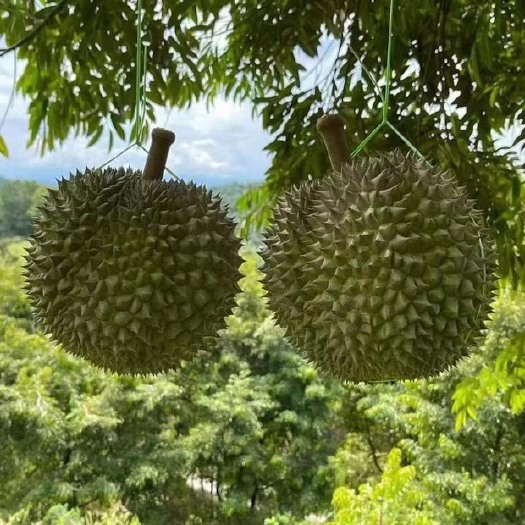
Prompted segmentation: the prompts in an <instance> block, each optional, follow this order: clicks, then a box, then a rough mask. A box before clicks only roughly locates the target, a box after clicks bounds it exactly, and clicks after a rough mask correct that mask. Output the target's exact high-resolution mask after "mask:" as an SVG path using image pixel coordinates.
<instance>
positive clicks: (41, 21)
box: [0, 0, 525, 285]
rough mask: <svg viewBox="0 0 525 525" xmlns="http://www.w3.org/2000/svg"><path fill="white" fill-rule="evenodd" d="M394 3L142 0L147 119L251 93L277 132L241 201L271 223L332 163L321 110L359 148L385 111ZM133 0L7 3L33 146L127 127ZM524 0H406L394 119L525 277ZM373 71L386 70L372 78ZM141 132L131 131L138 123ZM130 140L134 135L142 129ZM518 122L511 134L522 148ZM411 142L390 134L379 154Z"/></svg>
mask: <svg viewBox="0 0 525 525" xmlns="http://www.w3.org/2000/svg"><path fill="white" fill-rule="evenodd" d="M389 5H390V2H389V0H363V1H351V0H329V1H326V2H308V3H306V4H304V3H303V2H297V1H294V0H283V1H279V2H265V3H257V2H248V1H240V2H239V1H235V2H234V1H231V0H230V1H227V0H196V1H194V0H191V1H190V0H188V1H186V0H184V1H181V2H160V1H157V2H147V3H146V5H145V9H144V17H143V31H142V33H143V34H142V36H143V39H144V41H146V42H148V44H149V46H148V47H147V54H148V56H147V64H148V75H147V80H146V86H145V96H146V98H147V116H148V118H150V119H151V118H153V114H154V104H159V105H162V106H167V107H179V108H183V107H188V106H189V105H191V104H192V103H194V102H195V101H198V100H206V101H208V102H213V101H214V100H215V99H216V98H217V97H218V96H219V95H221V96H225V97H229V98H232V99H234V100H237V101H248V102H250V103H251V104H252V105H253V110H254V113H256V114H259V115H261V116H262V124H263V127H264V129H265V130H267V131H268V132H270V133H271V134H272V140H271V142H270V143H269V144H268V145H267V147H266V149H267V150H268V151H269V152H270V153H271V155H272V165H271V167H270V168H269V170H268V172H267V177H266V181H265V183H264V185H263V186H262V187H260V188H257V189H254V190H252V191H249V192H248V193H247V194H246V195H245V197H244V198H243V200H242V202H241V209H242V208H243V209H244V212H245V213H244V215H245V221H246V225H247V226H254V225H255V226H260V225H261V224H263V223H264V221H265V220H266V219H267V218H268V217H269V215H270V209H271V204H272V202H273V201H274V200H275V198H276V197H277V196H278V195H279V194H280V193H281V192H282V191H283V190H284V189H286V188H288V187H289V186H290V185H291V184H293V183H298V182H300V181H303V180H305V179H306V178H307V177H308V176H312V177H321V176H323V174H324V173H325V172H326V170H327V169H328V163H327V158H326V155H325V153H324V151H323V146H322V144H321V141H320V140H319V139H318V137H317V133H316V130H315V121H316V119H317V118H318V117H319V116H320V115H321V113H322V112H325V111H331V110H337V111H340V112H341V113H342V114H343V115H344V117H345V118H346V121H347V125H348V135H349V141H350V144H351V145H353V146H355V145H356V144H357V143H359V142H360V141H361V140H363V139H364V138H365V137H366V136H367V135H368V133H369V132H370V131H372V129H373V128H374V127H375V126H376V125H377V123H378V122H379V120H380V114H381V111H382V107H381V106H382V103H381V98H380V96H379V93H378V87H380V86H381V85H382V84H383V82H384V81H383V80H382V79H383V75H384V72H385V58H386V50H387V40H388V13H389ZM135 17H136V3H135V2H129V1H128V0H107V1H105V2H98V1H96V0H86V1H83V2H71V3H70V2H67V1H65V0H60V1H59V0H48V1H44V2H36V1H35V0H30V1H25V0H24V1H22V0H15V1H12V2H11V3H10V4H9V5H8V7H7V9H6V10H5V12H4V14H3V16H2V17H0V36H3V37H4V38H5V41H6V43H7V46H8V47H7V48H6V50H5V51H3V52H0V53H1V54H5V53H7V52H8V51H9V50H10V49H11V48H16V49H17V50H18V56H19V57H20V58H21V59H23V60H24V61H25V66H24V71H23V73H22V74H21V76H20V78H19V79H18V83H17V90H18V92H19V93H20V94H22V95H25V96H27V97H29V98H30V100H31V103H30V128H31V139H30V142H31V143H35V141H36V139H37V137H40V138H41V139H42V140H41V148H42V151H45V150H48V149H52V148H53V147H55V146H56V145H57V144H59V143H61V142H62V141H64V140H65V139H66V137H68V135H69V134H70V133H72V132H73V133H76V134H81V135H85V136H87V137H89V138H90V139H91V142H93V143H94V142H96V141H97V140H99V139H100V137H101V136H102V132H103V130H105V129H109V130H111V136H112V137H113V135H114V134H117V135H118V136H120V137H122V138H125V135H126V132H125V127H124V126H125V124H126V123H128V122H130V121H131V119H132V118H133V115H134V112H135V109H136V108H135V104H136V101H135V89H136V80H135V72H136V64H135V51H134V50H135V42H136V32H135V26H134V23H135ZM524 17H525V5H524V4H523V2H521V1H520V0H495V1H494V0H491V1H486V0H482V1H479V2H470V1H468V0H458V1H455V2H452V1H451V0H439V1H437V2H436V1H434V0H422V1H420V2H417V3H414V4H410V6H409V5H408V4H406V3H403V2H397V4H396V9H395V13H394V20H395V24H394V34H393V49H394V52H393V57H392V88H391V101H390V105H391V107H390V115H391V120H392V121H393V122H395V123H396V126H397V127H398V129H399V130H400V131H401V132H402V133H403V135H405V136H406V137H407V138H409V140H411V141H412V142H413V143H414V144H415V145H416V146H417V148H418V149H419V150H420V151H421V152H422V153H423V154H424V155H425V156H426V157H427V158H428V159H429V160H430V161H431V162H433V163H434V164H436V165H439V166H440V167H442V168H443V169H449V170H451V171H452V173H453V174H454V175H456V176H457V177H458V179H459V180H460V181H461V182H463V183H464V184H466V185H467V187H468V188H469V190H470V191H471V194H472V196H474V197H476V198H477V199H478V204H479V206H480V207H481V208H482V210H483V211H484V213H485V216H486V217H487V219H488V221H489V222H490V224H491V226H493V227H494V228H495V231H496V232H497V240H498V249H499V260H500V273H501V275H502V276H508V277H510V279H511V282H512V283H513V284H514V285H517V284H518V283H519V282H523V281H524V280H525V269H524V268H525V267H524V264H525V260H524V257H525V251H524V250H525V249H524V245H523V195H522V178H521V175H522V173H521V170H522V168H523V166H522V164H520V160H519V159H518V158H517V157H516V155H515V153H514V150H512V149H509V148H508V147H507V146H506V145H502V146H498V145H497V144H496V142H495V140H494V139H495V137H496V136H497V134H499V133H501V132H502V131H504V130H505V129H506V128H507V127H508V126H510V125H512V124H518V125H520V124H521V122H522V119H523V110H524V108H523V100H524V99H525V87H524V85H523V82H519V81H518V78H519V76H520V74H521V72H523V71H524V69H525V46H524V45H523V43H524V42H525V28H524V26H523V23H522V21H523V19H524ZM371 79H375V80H374V81H372V80H371ZM132 133H133V132H132ZM131 138H132V139H134V138H135V137H131ZM524 140H525V131H522V132H521V133H520V134H519V135H518V137H517V138H516V141H515V143H514V146H517V147H519V146H520V145H523V141H524ZM395 146H400V147H402V148H405V146H404V145H403V144H402V143H401V142H400V140H399V138H398V137H396V136H395V134H393V133H383V134H381V136H379V137H377V138H376V139H375V140H374V141H373V143H372V144H371V145H370V146H369V148H368V149H367V151H370V150H372V149H373V150H385V149H390V148H392V147H395Z"/></svg>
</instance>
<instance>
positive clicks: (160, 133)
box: [144, 128, 175, 180]
mask: <svg viewBox="0 0 525 525" xmlns="http://www.w3.org/2000/svg"><path fill="white" fill-rule="evenodd" d="M174 142H175V133H173V131H170V130H168V129H162V128H155V129H154V130H153V131H152V132H151V147H150V149H149V153H148V158H147V160H146V166H145V167H144V177H145V178H146V179H149V180H162V176H163V175H164V168H165V167H166V161H167V160H168V153H169V150H170V146H171V145H172V144H173V143H174Z"/></svg>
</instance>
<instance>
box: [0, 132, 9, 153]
mask: <svg viewBox="0 0 525 525" xmlns="http://www.w3.org/2000/svg"><path fill="white" fill-rule="evenodd" d="M0 155H3V156H4V157H9V150H8V149H7V144H6V143H5V140H4V138H3V137H2V135H0Z"/></svg>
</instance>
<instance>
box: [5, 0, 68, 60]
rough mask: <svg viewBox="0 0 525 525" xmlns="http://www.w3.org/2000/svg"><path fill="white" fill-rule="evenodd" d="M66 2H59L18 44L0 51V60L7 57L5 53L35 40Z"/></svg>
mask: <svg viewBox="0 0 525 525" xmlns="http://www.w3.org/2000/svg"><path fill="white" fill-rule="evenodd" d="M66 4H67V0H62V1H61V2H59V3H58V4H57V5H56V6H55V7H54V8H53V9H52V10H51V11H50V12H49V14H48V15H47V16H46V17H45V18H44V20H42V22H41V23H40V24H38V25H37V26H36V27H35V28H34V29H33V30H31V31H29V33H27V35H25V36H24V37H23V38H21V39H20V40H19V41H18V42H16V43H15V44H13V45H12V46H9V47H6V48H4V49H0V58H1V57H3V56H5V55H7V53H10V52H11V51H14V50H15V49H18V48H19V47H22V46H23V45H25V44H27V43H28V42H30V41H31V40H33V38H35V37H36V36H37V35H38V33H40V31H42V29H44V27H46V26H47V25H49V23H50V22H51V20H52V19H53V17H54V16H56V15H57V14H58V13H59V12H60V11H62V9H64V7H66Z"/></svg>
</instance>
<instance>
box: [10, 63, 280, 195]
mask: <svg viewBox="0 0 525 525" xmlns="http://www.w3.org/2000/svg"><path fill="white" fill-rule="evenodd" d="M13 59H14V57H13V54H10V55H7V56H5V57H2V58H0V122H1V120H2V116H3V115H4V112H5V111H6V109H7V106H8V103H9V98H10V93H11V90H12V86H13V78H14V75H13V73H14V69H13V65H14V64H13ZM22 68H23V64H22V63H20V62H19V63H18V66H17V69H18V74H20V73H21V71H22ZM28 105H29V101H28V100H24V99H23V98H22V97H21V96H19V95H17V96H16V97H15V100H14V101H13V104H12V105H11V107H10V108H9V111H8V113H7V117H6V119H5V121H4V124H3V127H2V129H1V130H0V134H1V135H2V136H3V137H4V139H5V141H6V143H7V146H8V148H9V157H8V158H7V159H6V158H4V157H2V156H0V176H3V177H8V178H20V179H33V180H37V181H39V182H41V183H43V184H47V185H53V184H54V183H55V180H56V179H57V178H61V177H67V176H68V174H69V173H70V172H72V171H76V170H77V169H79V170H81V171H82V170H84V168H85V167H86V166H88V167H97V166H100V165H101V164H103V163H104V162H106V161H107V160H109V159H110V158H111V157H112V156H114V155H116V154H117V153H119V152H120V151H122V150H123V149H124V148H125V147H126V146H127V144H126V143H124V142H117V141H115V145H114V147H113V150H112V151H111V152H108V135H107V134H104V135H103V136H102V138H101V139H100V141H99V142H98V143H97V144H96V145H95V146H92V147H90V148H88V147H86V144H87V142H88V141H87V140H86V139H84V138H74V137H72V138H70V139H68V140H67V141H66V142H65V143H64V145H63V146H62V147H60V148H58V149H56V150H55V151H53V152H51V153H46V154H45V155H44V156H43V157H42V156H40V153H39V151H38V150H37V148H36V147H31V148H29V149H28V148H27V147H26V144H27V141H28V138H29V131H28V120H29V117H28V114H27V108H28ZM153 126H160V127H165V128H168V129H171V130H172V131H174V132H175V134H176V141H175V144H174V145H173V146H172V148H171V150H170V155H169V158H168V167H169V168H170V169H171V170H172V171H174V172H175V173H176V174H177V175H178V176H180V177H182V178H183V179H185V180H190V179H193V180H194V181H195V182H198V183H203V184H207V185H209V186H216V185H222V184H228V183H231V182H255V181H259V182H260V181H262V180H263V179H264V173H265V171H266V169H267V168H268V166H269V164H270V159H269V157H268V155H267V154H266V153H265V152H264V151H263V148H264V146H265V145H266V144H267V143H268V142H269V140H270V136H269V135H268V134H266V133H265V132H264V131H263V130H262V126H261V123H260V120H258V119H252V117H251V107H250V105H248V104H237V103H233V102H229V101H226V100H223V99H221V100H218V101H217V103H216V104H215V106H214V107H213V108H210V110H209V111H207V109H206V107H205V104H196V105H194V106H193V107H192V108H190V109H189V110H187V111H176V110H173V111H168V110H166V109H165V108H159V110H158V114H157V118H156V122H155V123H153ZM145 160H146V153H145V152H143V151H142V150H140V149H139V148H135V149H133V150H131V151H129V152H128V153H126V154H125V155H124V156H122V157H120V158H119V159H118V160H116V161H115V162H113V163H112V164H111V165H112V166H116V167H117V166H122V165H124V166H128V165H129V166H132V167H133V168H136V169H142V168H143V167H144V163H145Z"/></svg>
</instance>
